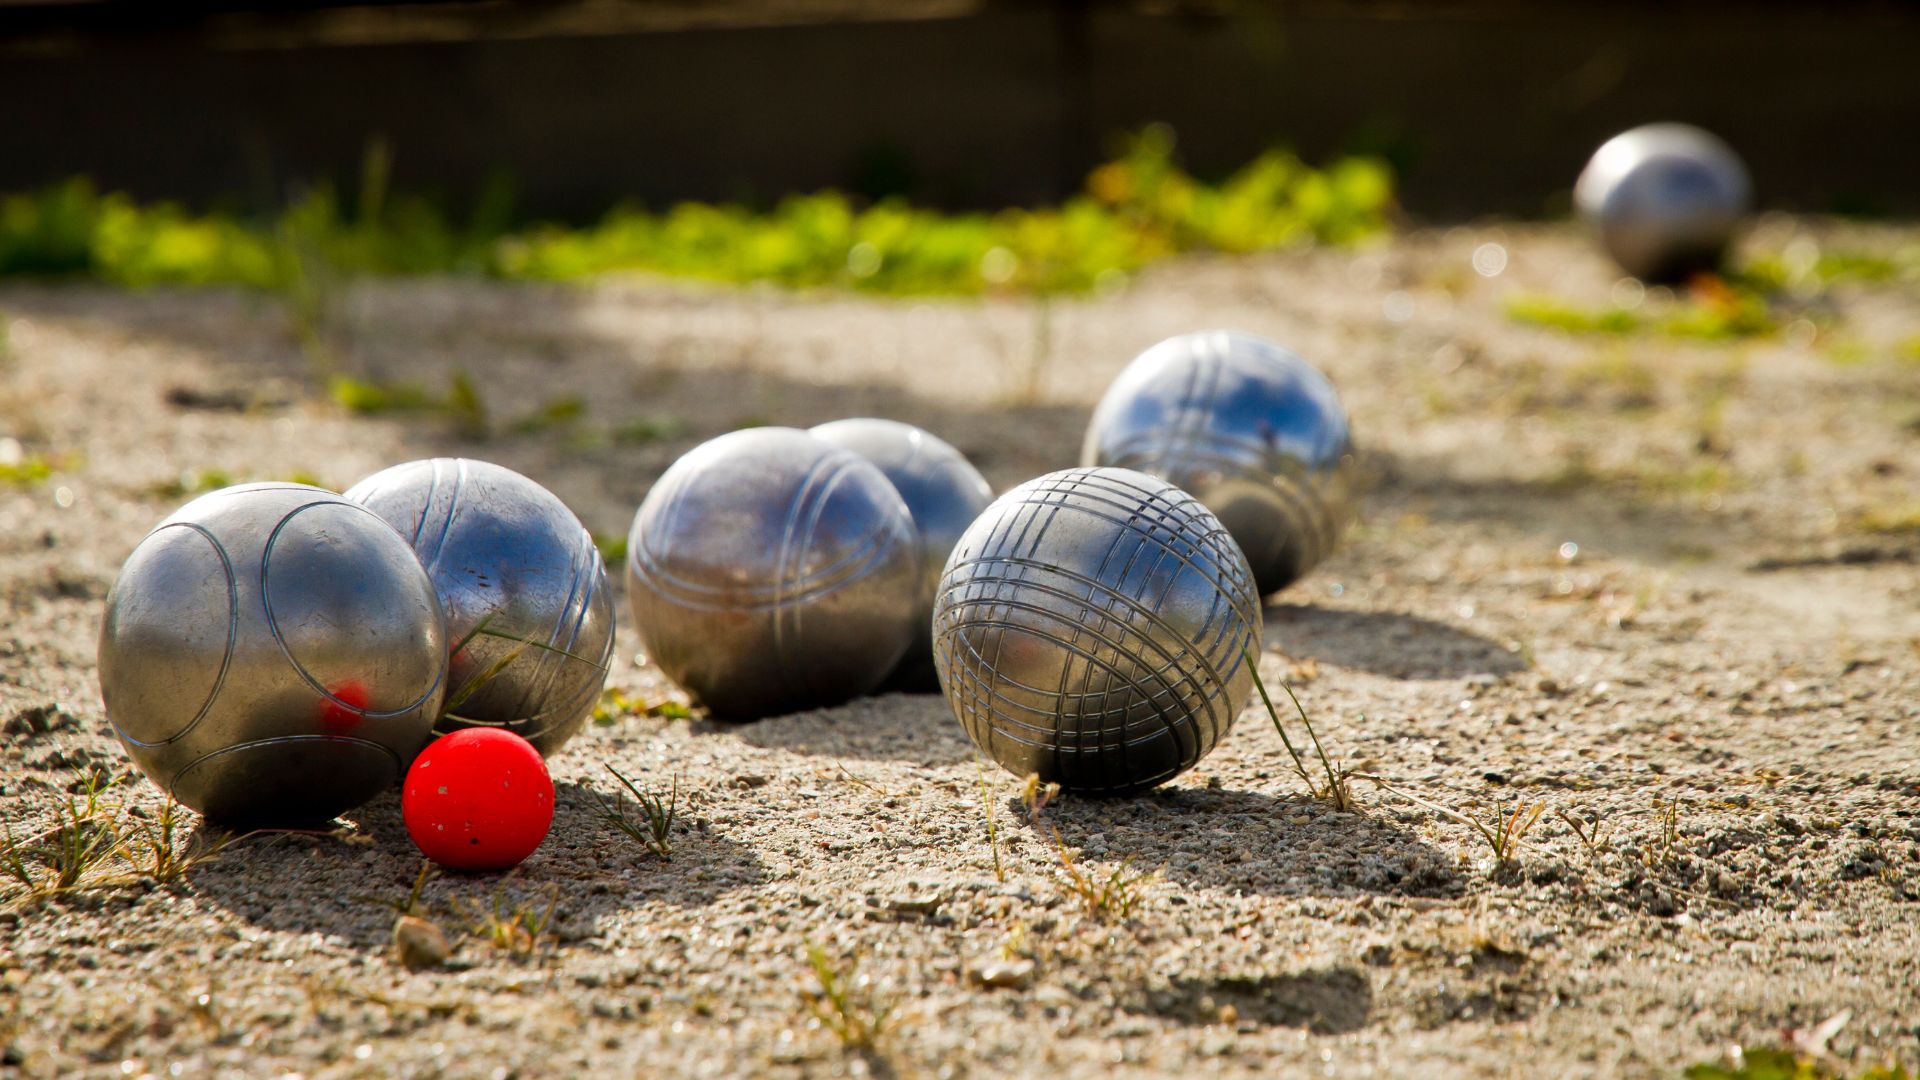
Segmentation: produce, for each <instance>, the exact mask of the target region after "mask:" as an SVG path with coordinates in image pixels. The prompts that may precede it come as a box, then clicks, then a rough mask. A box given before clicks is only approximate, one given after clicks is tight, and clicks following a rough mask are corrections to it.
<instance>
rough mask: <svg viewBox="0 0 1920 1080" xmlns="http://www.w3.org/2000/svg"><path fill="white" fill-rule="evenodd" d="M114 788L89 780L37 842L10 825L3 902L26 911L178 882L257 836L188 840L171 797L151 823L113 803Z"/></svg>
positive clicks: (2, 855) (4, 848) (1, 852)
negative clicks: (79, 896)
mask: <svg viewBox="0 0 1920 1080" xmlns="http://www.w3.org/2000/svg"><path fill="white" fill-rule="evenodd" d="M115 784H116V781H113V780H109V779H105V778H104V776H103V774H100V773H95V774H93V775H92V776H90V777H88V778H87V780H86V782H85V784H84V785H83V786H82V787H81V788H80V789H79V790H78V791H76V792H73V793H71V794H69V795H68V796H67V798H66V801H65V803H64V804H63V805H61V806H60V808H59V811H58V813H57V815H56V822H55V824H54V826H53V827H52V828H50V829H47V830H45V831H43V832H41V833H38V834H36V835H34V836H31V837H28V838H26V839H20V838H17V837H15V836H14V833H13V827H12V825H11V824H9V825H7V826H6V827H5V833H6V836H5V840H4V841H0V880H4V881H5V882H6V883H7V885H9V886H10V889H9V891H8V892H7V894H6V896H5V897H4V899H6V900H7V901H8V902H9V903H12V904H14V905H20V906H24V905H29V904H33V903H36V902H39V901H43V900H50V899H54V898H57V897H60V896H66V895H70V894H74V893H82V892H90V891H96V890H106V889H123V888H129V887H133V886H136V885H138V884H140V883H142V882H152V883H155V884H161V885H168V884H172V883H174V882H177V881H180V880H182V879H184V878H185V877H187V875H189V874H190V873H192V872H193V870H194V869H195V868H196V867H198V866H199V865H200V864H202V863H205V862H207V861H209V860H211V859H213V858H216V857H217V856H218V855H219V854H220V853H221V852H223V851H225V850H226V849H227V848H228V847H230V846H232V845H233V844H235V843H238V842H239V841H241V840H244V839H247V837H249V836H252V835H253V834H251V833H247V834H242V835H239V836H234V835H226V836H222V837H221V838H219V839H216V840H210V839H207V836H208V835H209V834H207V833H204V832H203V833H201V834H198V835H196V836H194V837H192V838H190V839H189V838H185V837H183V836H182V830H183V829H184V828H185V822H184V820H183V819H182V817H181V815H180V808H179V804H178V803H176V802H174V801H173V800H172V799H171V798H169V799H168V800H167V802H166V803H165V804H164V805H163V806H162V807H161V809H160V811H159V813H158V815H157V816H156V817H147V816H144V815H143V814H142V813H141V811H139V810H137V809H132V808H129V807H128V806H127V805H126V804H125V803H123V802H120V801H117V800H109V799H108V798H107V794H108V792H109V791H110V790H111V789H112V788H113V787H114V786H115ZM129 822H130V823H131V824H129Z"/></svg>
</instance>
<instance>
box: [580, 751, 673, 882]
mask: <svg viewBox="0 0 1920 1080" xmlns="http://www.w3.org/2000/svg"><path fill="white" fill-rule="evenodd" d="M606 769H607V771H608V772H610V773H612V774H613V778H614V779H615V780H617V781H619V783H620V786H621V787H623V788H626V789H627V794H629V795H631V796H632V797H633V801H634V802H635V803H636V804H637V805H638V806H639V807H640V813H641V816H640V817H639V818H635V817H633V816H632V815H630V814H629V813H627V808H626V805H625V801H624V800H622V799H621V798H620V796H619V795H615V796H614V797H613V798H611V799H609V798H606V797H605V796H603V795H601V794H600V793H599V792H598V791H595V790H594V789H593V788H588V789H587V793H588V794H589V795H592V796H593V801H594V802H595V803H597V804H598V805H599V808H600V816H601V817H602V818H604V819H605V820H606V822H607V824H609V825H612V826H613V827H614V828H616V829H618V830H620V831H621V832H623V833H626V834H627V835H628V836H629V837H632V838H633V840H634V841H635V842H636V843H638V844H640V845H641V846H642V847H645V848H647V849H649V850H650V851H652V852H653V853H654V854H655V855H658V856H660V858H661V859H662V860H671V859H672V858H673V846H672V844H671V843H670V842H669V837H671V836H672V834H673V819H674V815H675V814H676V813H677V812H678V810H679V807H680V776H679V774H677V773H676V774H674V777H673V789H672V791H671V792H670V793H669V794H668V795H667V797H666V798H665V799H662V798H661V797H660V796H658V795H653V794H650V793H648V792H646V791H643V790H641V789H640V787H639V785H637V784H635V783H634V782H633V781H632V780H630V779H628V778H627V777H626V776H624V775H622V774H621V772H620V770H618V769H616V768H614V767H613V766H612V765H608V766H606Z"/></svg>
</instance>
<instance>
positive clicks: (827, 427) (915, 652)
mask: <svg viewBox="0 0 1920 1080" xmlns="http://www.w3.org/2000/svg"><path fill="white" fill-rule="evenodd" d="M807 433H808V434H810V435H812V436H814V437H815V438H818V439H822V440H824V441H826V442H829V443H832V444H833V445H835V446H838V447H841V448H843V449H847V450H851V451H853V452H854V453H856V454H859V455H860V456H861V457H863V458H866V459H867V460H868V461H871V462H873V463H874V464H875V465H876V466H878V467H879V469H880V471H881V472H882V473H883V474H885V475H886V478H887V479H888V480H889V481H891V482H892V483H893V488H894V490H895V491H898V492H899V493H900V498H901V499H903V500H905V502H906V504H907V512H908V513H909V514H911V515H912V516H913V530H914V533H915V535H917V536H918V537H919V538H920V592H919V606H918V608H917V609H916V611H915V614H914V621H915V625H916V627H917V633H916V634H915V637H914V642H913V645H912V646H911V647H909V648H908V649H907V655H906V656H904V657H902V658H901V660H900V665H899V667H897V668H895V669H894V672H893V674H892V676H890V677H889V678H888V679H887V683H888V684H889V685H891V686H894V687H898V688H899V689H902V690H918V691H933V690H938V689H940V680H939V676H938V675H937V674H936V673H935V672H934V668H933V630H932V626H933V594H934V590H935V589H937V588H939V587H940V574H941V571H943V570H944V569H946V565H947V556H948V555H951V554H952V553H953V545H954V544H955V543H958V542H959V540H960V534H961V533H964V532H966V531H967V526H969V525H971V524H973V519H974V518H976V517H979V516H980V511H982V510H985V509H986V508H987V504H988V503H990V502H992V501H993V488H992V487H990V486H989V485H988V484H987V480H986V477H984V476H981V475H980V471H979V470H978V469H975V468H974V467H973V465H972V464H971V463H969V462H968V461H967V458H966V455H964V454H962V453H961V452H960V451H958V450H956V449H954V448H953V447H952V446H951V445H949V444H948V443H946V442H944V441H942V440H940V439H938V438H936V437H934V436H933V435H930V434H928V433H927V432H925V431H922V430H921V429H919V428H917V427H914V426H913V425H912V424H902V423H900V422H899V421H897V420H877V419H872V418H861V419H855V420H835V421H834V422H833V423H831V424H821V425H819V426H818V427H814V428H809V429H808V432H807Z"/></svg>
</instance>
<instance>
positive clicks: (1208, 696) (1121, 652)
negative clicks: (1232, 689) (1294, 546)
mask: <svg viewBox="0 0 1920 1080" xmlns="http://www.w3.org/2000/svg"><path fill="white" fill-rule="evenodd" d="M1008 562H1009V563H1011V564H1012V565H1015V566H1018V567H1020V568H1021V569H1022V571H1023V573H1022V577H1021V578H1020V581H1019V584H1020V587H1021V589H1022V590H1023V591H1024V592H1026V593H1028V594H1032V593H1038V594H1041V595H1045V596H1051V597H1053V598H1055V599H1058V600H1063V601H1067V602H1069V603H1071V604H1074V605H1076V606H1077V607H1078V608H1079V614H1080V615H1081V616H1083V619H1082V620H1075V619H1074V618H1072V617H1070V616H1069V615H1067V614H1063V613H1061V612H1059V611H1056V610H1054V609H1051V608H1046V607H1042V606H1039V605H1037V604H1033V603H1029V602H1026V601H1024V600H1022V599H1015V598H1003V597H999V596H995V597H992V598H982V599H970V598H962V599H960V600H957V601H954V602H953V603H952V604H951V605H950V607H949V608H948V610H949V611H950V612H952V613H953V616H952V617H953V619H954V620H955V621H961V622H964V623H965V624H966V625H968V626H996V627H1000V628H1003V629H1005V628H1014V629H1020V630H1023V631H1025V632H1027V633H1029V634H1031V635H1033V636H1035V637H1038V638H1040V639H1042V640H1058V639H1053V638H1049V637H1048V636H1047V635H1045V634H1043V633H1041V632H1040V628H1038V627H1032V626H1027V625H1024V624H1020V623H1014V622H1009V621H1008V619H1009V618H1010V617H1011V614H1012V612H1013V611H1020V612H1023V613H1026V614H1029V615H1031V616H1035V617H1037V618H1039V619H1040V620H1042V621H1046V622H1057V623H1060V624H1062V625H1064V626H1067V627H1070V628H1073V629H1074V630H1076V631H1080V630H1083V631H1085V632H1086V633H1087V634H1088V635H1089V636H1091V637H1093V638H1094V639H1095V640H1096V641H1098V642H1099V643H1100V644H1102V645H1105V646H1106V647H1107V648H1108V649H1109V650H1111V651H1112V652H1113V654H1114V655H1115V656H1116V657H1120V658H1124V659H1126V660H1127V661H1129V662H1131V663H1132V664H1133V665H1134V666H1135V667H1137V668H1139V669H1141V670H1142V671H1144V672H1146V673H1147V674H1150V675H1152V676H1154V677H1155V678H1156V679H1157V680H1159V681H1160V682H1161V684H1162V685H1163V686H1165V688H1166V690H1167V692H1168V695H1170V696H1177V697H1181V698H1182V699H1183V700H1186V699H1187V698H1188V695H1185V694H1182V693H1181V692H1180V688H1181V685H1182V684H1184V685H1186V686H1189V687H1191V688H1192V691H1193V693H1192V695H1191V699H1193V700H1197V701H1198V702H1199V703H1201V704H1203V705H1204V706H1205V707H1206V709H1207V712H1208V714H1209V715H1210V716H1211V715H1212V714H1213V712H1214V706H1215V705H1217V704H1219V703H1220V698H1221V697H1222V696H1223V695H1224V692H1225V689H1226V687H1227V685H1228V683H1229V682H1230V680H1231V678H1232V676H1233V675H1234V674H1237V672H1238V667H1239V663H1240V661H1239V659H1238V658H1237V657H1233V658H1231V666H1230V667H1228V669H1227V673H1226V675H1225V676H1224V677H1223V676H1222V674H1221V670H1220V666H1219V664H1218V662H1216V661H1215V660H1213V659H1212V658H1210V657H1208V656H1206V655H1204V654H1202V653H1200V652H1198V651H1197V650H1195V649H1193V648H1192V647H1190V646H1186V645H1182V646H1179V647H1178V648H1177V650H1176V649H1175V648H1171V647H1169V646H1167V645H1164V644H1162V643H1161V642H1160V641H1159V640H1158V639H1157V638H1155V637H1154V636H1153V635H1151V634H1148V633H1145V632H1143V631H1142V629H1141V628H1140V627H1139V626H1137V625H1135V624H1134V623H1133V622H1131V621H1130V620H1129V619H1126V618H1118V617H1115V615H1114V614H1113V613H1112V612H1111V611H1110V610H1103V609H1102V608H1100V607H1098V606H1096V605H1095V604H1094V602H1093V597H1091V596H1083V595H1081V594H1080V592H1079V591H1077V590H1070V589H1066V588H1061V587H1057V586H1053V585H1050V584H1045V583H1042V582H1039V581H1034V580H1032V579H1031V578H1028V577H1026V576H1025V574H1024V571H1025V570H1028V569H1033V570H1038V571H1041V572H1044V573H1053V574H1056V575H1058V576H1060V577H1064V578H1066V579H1067V580H1069V581H1072V582H1074V583H1075V584H1079V585H1082V586H1086V587H1088V588H1090V589H1092V590H1095V591H1097V592H1098V593H1103V594H1105V596H1106V597H1108V598H1109V599H1110V600H1113V601H1117V602H1118V603H1119V604H1120V605H1121V606H1122V607H1124V608H1125V609H1126V610H1128V611H1129V612H1130V613H1131V614H1138V615H1140V616H1142V618H1143V619H1144V620H1145V621H1146V622H1147V623H1148V624H1149V626H1150V627H1152V628H1157V629H1160V630H1161V631H1163V632H1164V633H1166V634H1167V635H1168V636H1169V637H1171V638H1172V639H1173V640H1176V641H1179V640H1181V639H1182V637H1183V635H1181V634H1179V632H1178V631H1177V629H1176V628H1174V627H1173V626H1172V625H1171V624H1169V623H1167V622H1166V621H1165V620H1164V619H1162V618H1161V617H1160V616H1159V615H1158V614H1157V613H1155V612H1153V611H1152V610H1151V609H1150V608H1148V607H1146V606H1145V605H1144V604H1141V603H1138V602H1136V601H1134V600H1133V599H1132V598H1131V597H1128V596H1126V595H1125V594H1123V593H1119V592H1116V591H1115V590H1113V589H1111V588H1109V587H1107V586H1105V585H1103V584H1101V583H1100V582H1097V581H1093V580H1091V579H1089V578H1087V577H1085V576H1084V575H1080V574H1077V573H1074V572H1070V571H1065V570H1061V569H1058V568H1054V567H1047V566H1045V565H1043V564H1040V563H1035V562H1031V561H1020V560H1008ZM976 607H983V608H986V609H987V611H988V613H989V614H988V616H987V617H977V616H973V617H969V616H968V615H967V613H968V612H970V611H972V610H973V609H974V608H976ZM995 609H998V610H999V611H1000V612H1001V614H1000V616H999V617H998V618H994V617H992V612H993V611H994V610H995ZM1086 616H1099V617H1101V618H1102V621H1103V622H1104V623H1109V624H1111V625H1112V626H1113V627H1114V628H1115V631H1114V633H1117V634H1118V635H1119V636H1109V633H1110V632H1106V631H1103V629H1102V628H1100V627H1098V626H1096V625H1094V624H1090V623H1088V622H1086V621H1084V617H1086ZM1059 643H1060V644H1062V645H1064V646H1068V647H1069V648H1070V651H1073V652H1075V653H1077V654H1080V655H1092V654H1091V653H1088V652H1087V651H1086V650H1083V649H1080V648H1079V647H1078V638H1077V635H1076V636H1075V637H1074V638H1073V639H1072V640H1071V641H1061V642H1059ZM1128 644H1137V645H1139V646H1143V647H1144V648H1143V649H1129V648H1128V647H1127V645H1128ZM1147 653H1152V654H1154V655H1157V656H1158V657H1159V658H1160V659H1161V660H1162V661H1163V663H1162V664H1161V665H1160V666H1159V667H1157V668H1154V667H1150V666H1149V665H1148V664H1147V663H1144V662H1143V659H1144V657H1145V655H1146V654H1147ZM1187 659H1191V660H1192V661H1194V662H1195V663H1194V665H1191V666H1197V667H1198V668H1199V671H1198V672H1195V671H1191V670H1185V668H1186V667H1187V666H1188V665H1183V664H1182V661H1183V660H1187ZM1222 659H1228V658H1222ZM990 670H992V671H993V672H994V674H995V676H996V678H1003V679H1006V681H1007V682H1008V683H1009V684H1011V685H1013V686H1015V687H1017V688H1019V689H1022V690H1026V691H1028V692H1031V693H1034V694H1036V695H1043V696H1044V695H1046V694H1047V691H1046V690H1044V689H1043V688H1040V687H1033V686H1027V685H1025V684H1022V683H1018V682H1017V681H1015V680H1012V679H1010V678H1007V677H1006V676H1005V675H1003V674H1001V673H1000V671H999V667H998V664H997V663H996V664H994V665H992V666H991V668H990ZM1202 674H1204V675H1205V676H1206V677H1207V683H1208V684H1210V685H1211V688H1209V686H1208V685H1203V683H1202V682H1201V680H1200V678H1199V676H1200V675H1202ZM1169 676H1172V678H1169ZM1129 681H1130V682H1133V683H1134V684H1135V685H1136V686H1137V685H1138V683H1137V680H1129ZM1091 696H1093V695H1092V694H1091V693H1089V694H1086V695H1070V697H1071V698H1072V699H1073V700H1080V699H1081V698H1082V697H1091ZM1158 696H1161V695H1156V700H1157V697H1158ZM1009 704H1010V705H1012V706H1013V707H1015V708H1019V709H1021V710H1022V711H1026V712H1039V711H1040V710H1036V709H1032V708H1030V707H1027V706H1023V705H1017V704H1014V703H1012V702H1011V700H1010V699H1009ZM1156 707H1157V705H1156ZM1048 715H1051V716H1055V717H1056V718H1058V715H1057V714H1048Z"/></svg>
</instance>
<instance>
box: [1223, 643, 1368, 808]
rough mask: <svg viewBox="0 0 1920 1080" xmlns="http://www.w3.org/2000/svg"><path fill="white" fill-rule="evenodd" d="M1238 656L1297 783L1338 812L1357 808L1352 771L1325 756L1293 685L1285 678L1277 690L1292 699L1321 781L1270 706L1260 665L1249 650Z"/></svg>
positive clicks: (1271, 700) (1325, 749)
mask: <svg viewBox="0 0 1920 1080" xmlns="http://www.w3.org/2000/svg"><path fill="white" fill-rule="evenodd" d="M1240 655H1241V657H1242V660H1243V661H1244V662H1245V663H1246V665H1247V670H1248V671H1249V672H1251V673H1252V675H1253V686H1254V689H1256V690H1258V691H1260V703H1261V704H1262V705H1264V706H1266V709H1267V717H1268V718H1269V719H1271V720H1272V721H1273V730H1275V731H1277V732H1279V733H1280V742H1281V743H1282V744H1283V745H1285V746H1286V748H1287V755H1288V756H1289V757H1291V758H1292V759H1293V770H1294V772H1295V773H1296V774H1298V775H1299V777H1300V781H1301V783H1303V784H1305V785H1306V786H1307V793H1308V794H1310V795H1312V796H1313V797H1314V798H1315V799H1318V800H1319V801H1321V802H1324V803H1326V804H1327V805H1329V806H1331V807H1333V808H1334V809H1335V810H1339V811H1342V812H1347V811H1353V810H1357V809H1358V808H1359V805H1360V804H1359V800H1357V799H1356V798H1355V797H1354V794H1353V779H1354V774H1352V773H1351V772H1349V771H1348V770H1347V769H1346V768H1345V767H1344V766H1342V767H1338V768H1336V767H1335V766H1334V764H1333V760H1332V759H1331V758H1329V757H1328V756H1327V748H1326V746H1324V745H1323V744H1322V743H1321V742H1320V733H1319V732H1317V731H1315V730H1314V727H1313V720H1312V719H1311V718H1310V717H1308V716H1307V710H1306V709H1305V708H1303V707H1302V706H1301V704H1300V698H1299V697H1298V696H1297V695H1295V694H1294V692H1293V687H1292V686H1290V685H1288V684H1287V681H1286V680H1285V679H1282V680H1280V689H1282V690H1285V691H1286V692H1287V698H1288V700H1290V701H1292V702H1293V711H1294V712H1295V713H1296V714H1298V715H1299V717H1300V723H1301V724H1302V725H1304V726H1305V727H1306V729H1307V736H1308V738H1309V739H1310V740H1312V742H1313V752H1314V755H1315V756H1316V757H1318V758H1319V760H1320V768H1321V770H1322V774H1323V775H1324V776H1325V778H1326V779H1325V782H1324V783H1323V782H1321V780H1319V779H1318V778H1316V777H1315V776H1314V774H1313V772H1312V770H1310V769H1308V768H1307V763H1306V759H1304V758H1302V757H1301V756H1300V751H1299V750H1298V749H1297V748H1296V747H1295V746H1294V745H1293V738H1292V737H1291V736H1289V735H1288V734H1287V728H1286V725H1285V724H1282V723H1281V722H1280V713H1279V710H1277V709H1275V708H1274V707H1273V698H1272V697H1270V696H1268V694H1267V683H1266V680H1265V679H1262V678H1261V677H1260V664H1259V661H1258V660H1257V659H1255V657H1254V654H1253V650H1252V649H1245V648H1243V649H1242V650H1241V653H1240Z"/></svg>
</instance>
